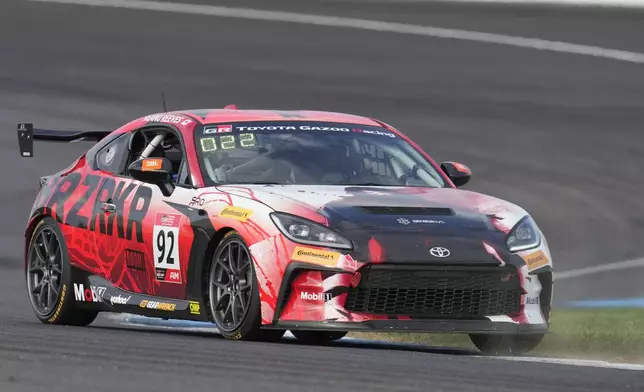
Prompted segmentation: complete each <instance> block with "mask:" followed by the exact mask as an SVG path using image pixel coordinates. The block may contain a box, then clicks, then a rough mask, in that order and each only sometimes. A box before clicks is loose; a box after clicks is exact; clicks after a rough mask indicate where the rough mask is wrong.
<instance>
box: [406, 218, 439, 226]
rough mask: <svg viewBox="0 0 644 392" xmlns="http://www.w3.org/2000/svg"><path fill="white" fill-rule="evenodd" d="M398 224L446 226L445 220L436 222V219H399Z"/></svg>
mask: <svg viewBox="0 0 644 392" xmlns="http://www.w3.org/2000/svg"><path fill="white" fill-rule="evenodd" d="M398 223H400V224H401V225H405V226H407V225H410V224H412V223H413V224H425V225H444V224H445V221H443V220H434V219H412V220H409V219H405V218H398Z"/></svg>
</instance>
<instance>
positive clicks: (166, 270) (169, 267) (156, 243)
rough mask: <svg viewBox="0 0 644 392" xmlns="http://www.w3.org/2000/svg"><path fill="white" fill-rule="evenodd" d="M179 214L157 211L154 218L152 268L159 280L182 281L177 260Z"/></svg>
mask: <svg viewBox="0 0 644 392" xmlns="http://www.w3.org/2000/svg"><path fill="white" fill-rule="evenodd" d="M181 218H182V216H181V215H180V214H164V213H161V212H159V213H157V215H156V217H155V220H154V230H153V241H152V242H153V249H154V270H155V275H156V279H157V281H159V282H166V283H182V279H181V263H180V260H179V224H180V223H181Z"/></svg>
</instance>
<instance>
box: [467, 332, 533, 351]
mask: <svg viewBox="0 0 644 392" xmlns="http://www.w3.org/2000/svg"><path fill="white" fill-rule="evenodd" d="M544 336H545V335H543V334H539V335H479V334H472V335H470V340H471V341H472V343H474V345H475V346H476V347H477V348H478V349H479V350H481V352H482V353H483V354H486V355H521V354H525V353H528V352H530V351H532V350H534V349H535V348H537V346H538V345H539V343H541V341H542V340H543V338H544Z"/></svg>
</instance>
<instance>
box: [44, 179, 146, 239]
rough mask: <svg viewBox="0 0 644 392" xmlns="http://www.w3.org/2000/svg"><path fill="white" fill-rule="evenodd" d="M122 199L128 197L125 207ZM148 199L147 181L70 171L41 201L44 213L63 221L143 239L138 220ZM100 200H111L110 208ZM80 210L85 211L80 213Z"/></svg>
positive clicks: (103, 232)
mask: <svg viewBox="0 0 644 392" xmlns="http://www.w3.org/2000/svg"><path fill="white" fill-rule="evenodd" d="M126 199H130V200H131V202H130V204H129V206H128V208H127V209H126V208H125V201H126ZM151 200H152V189H151V188H150V187H148V186H147V185H137V184H136V183H134V182H133V181H131V180H118V179H116V178H114V177H107V176H99V175H94V174H88V175H85V176H81V174H80V173H71V174H69V175H67V176H64V177H62V178H61V179H60V180H59V181H58V182H57V183H56V185H55V186H54V188H53V190H52V191H51V196H49V200H47V203H46V204H45V213H49V214H51V215H52V216H53V217H54V218H55V219H56V220H57V221H58V222H60V223H63V224H65V225H69V226H72V227H77V228H80V229H86V230H90V231H94V232H96V233H100V234H106V235H109V236H114V237H118V238H120V239H124V240H128V241H129V240H133V241H137V242H139V243H143V225H142V223H143V218H145V215H146V214H147V212H148V209H149V207H150V201H151ZM104 203H110V204H113V205H114V206H115V210H114V212H109V213H108V212H106V211H105V209H104ZM87 206H89V207H87ZM83 210H84V211H86V212H85V213H81V211H83ZM90 211H91V212H90Z"/></svg>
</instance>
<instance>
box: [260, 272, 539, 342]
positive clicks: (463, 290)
mask: <svg viewBox="0 0 644 392" xmlns="http://www.w3.org/2000/svg"><path fill="white" fill-rule="evenodd" d="M551 299H552V272H551V270H549V269H542V270H541V272H539V273H537V274H529V273H528V271H527V269H526V268H525V267H518V268H517V267H516V266H512V265H507V266H505V267H499V266H487V267H486V266H466V265H465V266H436V265H433V266H419V265H391V264H389V265H388V264H379V265H377V264H370V263H367V264H364V265H362V266H361V267H359V268H356V269H353V271H348V270H347V269H346V268H337V269H336V268H327V267H323V266H313V265H311V264H308V263H291V264H290V265H289V266H288V268H287V269H286V271H285V274H284V280H283V281H282V285H281V287H280V290H279V298H278V301H277V306H276V312H275V313H274V317H273V320H272V322H271V323H265V324H264V325H263V327H265V328H280V329H295V330H343V331H372V332H431V333H484V334H497V333H498V334H544V333H547V331H548V318H549V314H550V305H551Z"/></svg>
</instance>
